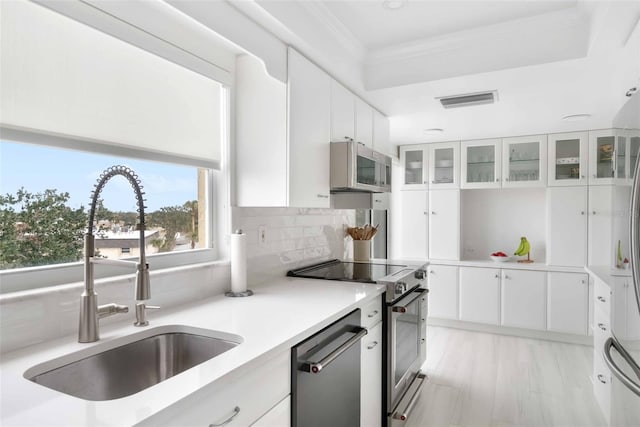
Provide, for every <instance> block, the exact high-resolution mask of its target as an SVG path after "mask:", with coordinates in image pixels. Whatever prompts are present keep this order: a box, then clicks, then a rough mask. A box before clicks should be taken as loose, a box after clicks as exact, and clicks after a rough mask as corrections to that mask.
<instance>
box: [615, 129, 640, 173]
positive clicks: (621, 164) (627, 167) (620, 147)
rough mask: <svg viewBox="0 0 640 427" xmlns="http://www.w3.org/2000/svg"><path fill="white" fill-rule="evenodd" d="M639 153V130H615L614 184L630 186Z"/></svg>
mask: <svg viewBox="0 0 640 427" xmlns="http://www.w3.org/2000/svg"><path fill="white" fill-rule="evenodd" d="M639 152H640V130H616V147H615V159H616V161H615V164H616V166H615V167H616V176H615V178H616V179H615V181H616V184H618V185H631V184H632V180H633V177H634V175H635V170H636V164H637V160H638V153H639Z"/></svg>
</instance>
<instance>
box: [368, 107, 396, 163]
mask: <svg viewBox="0 0 640 427" xmlns="http://www.w3.org/2000/svg"><path fill="white" fill-rule="evenodd" d="M373 149H374V150H376V151H379V152H381V153H382V154H386V155H387V156H391V157H398V152H397V151H396V150H394V149H393V146H392V145H391V140H390V137H389V119H388V118H386V117H385V116H384V115H382V113H380V112H378V111H376V110H373Z"/></svg>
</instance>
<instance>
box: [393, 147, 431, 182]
mask: <svg viewBox="0 0 640 427" xmlns="http://www.w3.org/2000/svg"><path fill="white" fill-rule="evenodd" d="M400 164H401V165H402V169H403V170H404V173H403V179H402V185H401V186H400V189H402V190H426V189H428V188H429V182H428V179H429V175H428V174H429V172H428V168H427V166H428V165H429V148H428V147H427V146H426V145H405V146H403V147H400Z"/></svg>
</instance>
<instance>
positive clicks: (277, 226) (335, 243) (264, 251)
mask: <svg viewBox="0 0 640 427" xmlns="http://www.w3.org/2000/svg"><path fill="white" fill-rule="evenodd" d="M355 217H356V214H355V210H353V209H309V208H233V229H234V230H237V229H242V231H243V232H244V233H245V234H246V235H247V281H248V284H249V286H252V285H256V284H259V283H262V282H265V281H269V280H273V279H276V278H278V277H283V276H284V275H285V274H286V272H287V271H288V270H291V269H293V268H297V267H301V266H304V265H309V264H313V263H315V262H321V261H325V260H328V259H332V258H341V259H342V258H351V256H352V249H351V245H350V244H346V243H345V242H346V240H347V239H346V237H345V234H346V233H345V228H346V226H347V225H353V224H354V223H355Z"/></svg>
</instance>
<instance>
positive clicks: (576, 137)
mask: <svg viewBox="0 0 640 427" xmlns="http://www.w3.org/2000/svg"><path fill="white" fill-rule="evenodd" d="M547 144H548V168H547V180H548V184H549V186H552V187H560V186H572V185H587V167H588V165H587V149H588V146H589V133H588V132H569V133H556V134H551V135H548V142H547Z"/></svg>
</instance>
